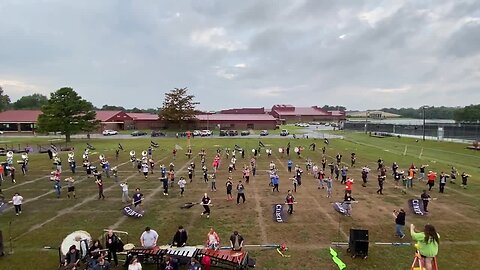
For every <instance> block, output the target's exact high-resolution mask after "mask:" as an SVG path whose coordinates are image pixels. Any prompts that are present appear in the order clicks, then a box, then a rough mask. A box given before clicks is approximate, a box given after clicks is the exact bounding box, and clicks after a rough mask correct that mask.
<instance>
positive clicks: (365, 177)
mask: <svg viewBox="0 0 480 270" xmlns="http://www.w3.org/2000/svg"><path fill="white" fill-rule="evenodd" d="M369 172H370V168H369V167H368V166H367V165H365V167H363V168H362V181H363V183H362V187H366V186H367V182H368V173H369Z"/></svg>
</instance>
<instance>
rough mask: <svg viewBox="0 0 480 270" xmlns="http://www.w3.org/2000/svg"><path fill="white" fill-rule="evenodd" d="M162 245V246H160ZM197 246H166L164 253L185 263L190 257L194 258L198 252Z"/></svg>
mask: <svg viewBox="0 0 480 270" xmlns="http://www.w3.org/2000/svg"><path fill="white" fill-rule="evenodd" d="M162 247H163V246H162ZM199 250H200V249H198V248H197V247H192V246H185V247H169V246H168V247H167V248H166V254H165V255H169V256H170V257H173V258H175V259H177V260H178V261H179V263H181V264H187V263H189V262H190V260H191V259H192V258H195V257H196V256H197V254H198V251H199Z"/></svg>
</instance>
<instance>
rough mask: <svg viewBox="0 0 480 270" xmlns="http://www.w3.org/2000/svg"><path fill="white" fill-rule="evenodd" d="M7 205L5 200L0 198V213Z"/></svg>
mask: <svg viewBox="0 0 480 270" xmlns="http://www.w3.org/2000/svg"><path fill="white" fill-rule="evenodd" d="M7 207H8V204H7V203H6V202H4V201H3V200H2V199H1V198H0V214H1V213H2V212H3V211H4V210H5V209H7Z"/></svg>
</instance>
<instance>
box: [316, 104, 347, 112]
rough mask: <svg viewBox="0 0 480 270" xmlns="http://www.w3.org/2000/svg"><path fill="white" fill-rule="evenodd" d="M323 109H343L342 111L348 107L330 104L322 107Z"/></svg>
mask: <svg viewBox="0 0 480 270" xmlns="http://www.w3.org/2000/svg"><path fill="white" fill-rule="evenodd" d="M322 109H324V110H326V111H341V112H344V111H346V110H347V108H345V107H344V106H338V105H337V106H330V105H325V106H323V107H322Z"/></svg>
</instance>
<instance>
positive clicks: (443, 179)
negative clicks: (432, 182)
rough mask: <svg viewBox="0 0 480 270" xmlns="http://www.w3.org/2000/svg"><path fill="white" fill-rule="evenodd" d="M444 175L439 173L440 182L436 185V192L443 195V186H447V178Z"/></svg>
mask: <svg viewBox="0 0 480 270" xmlns="http://www.w3.org/2000/svg"><path fill="white" fill-rule="evenodd" d="M449 177H450V176H448V175H447V174H446V173H443V172H441V173H440V180H439V185H438V192H440V193H444V192H445V186H446V185H447V178H449Z"/></svg>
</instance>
